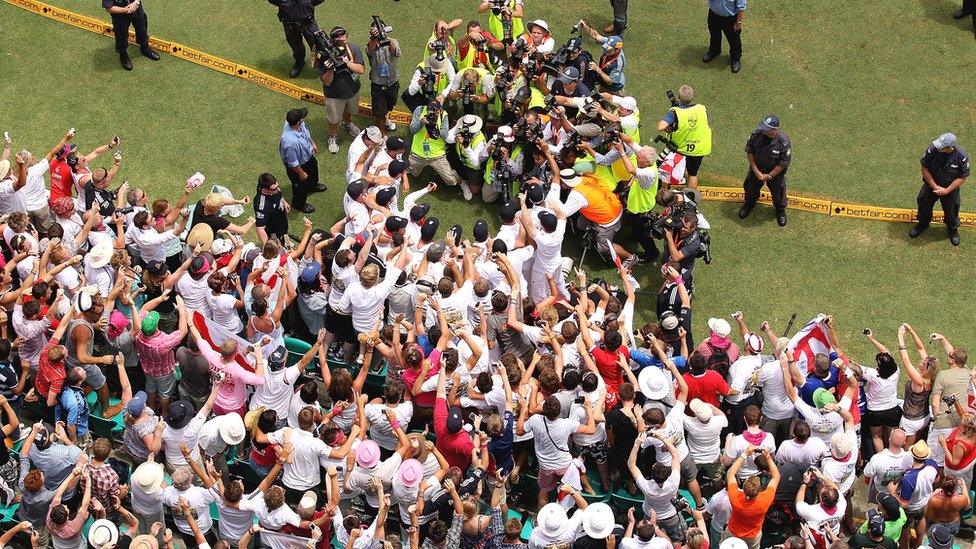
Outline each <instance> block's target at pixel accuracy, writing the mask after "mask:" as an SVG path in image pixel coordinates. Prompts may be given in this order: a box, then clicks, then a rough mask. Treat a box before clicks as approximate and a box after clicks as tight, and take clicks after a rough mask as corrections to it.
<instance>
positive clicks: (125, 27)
mask: <svg viewBox="0 0 976 549" xmlns="http://www.w3.org/2000/svg"><path fill="white" fill-rule="evenodd" d="M129 25H132V26H133V27H135V29H136V43H137V44H139V45H140V46H148V45H149V19H148V18H147V17H146V10H144V9H143V8H142V5H141V4H140V5H139V9H137V10H136V12H135V13H113V14H112V30H113V31H115V51H117V52H119V53H124V52H125V50H126V48H128V47H129Z"/></svg>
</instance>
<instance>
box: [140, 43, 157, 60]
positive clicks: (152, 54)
mask: <svg viewBox="0 0 976 549" xmlns="http://www.w3.org/2000/svg"><path fill="white" fill-rule="evenodd" d="M139 53H141V54H142V55H143V57H148V58H149V59H150V60H151V61H159V54H158V53H156V50H154V49H152V48H150V47H149V44H145V45H142V46H140V47H139Z"/></svg>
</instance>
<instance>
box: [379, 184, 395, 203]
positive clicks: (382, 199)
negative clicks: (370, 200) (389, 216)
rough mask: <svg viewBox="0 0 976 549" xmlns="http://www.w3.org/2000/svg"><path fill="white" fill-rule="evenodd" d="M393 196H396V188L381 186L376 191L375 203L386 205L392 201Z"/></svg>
mask: <svg viewBox="0 0 976 549" xmlns="http://www.w3.org/2000/svg"><path fill="white" fill-rule="evenodd" d="M394 196H396V189H394V188H393V187H383V188H382V189H380V190H378V191H376V197H375V198H376V203H377V204H378V205H380V206H388V205H389V204H390V202H392V201H393V197H394Z"/></svg>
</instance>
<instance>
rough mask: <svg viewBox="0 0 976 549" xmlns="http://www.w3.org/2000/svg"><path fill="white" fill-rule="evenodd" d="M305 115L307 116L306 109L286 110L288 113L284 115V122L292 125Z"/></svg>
mask: <svg viewBox="0 0 976 549" xmlns="http://www.w3.org/2000/svg"><path fill="white" fill-rule="evenodd" d="M306 116H308V109H305V108H301V109H292V110H290V111H288V114H286V115H285V122H288V125H289V126H294V125H295V124H298V123H299V122H301V121H302V119H303V118H305V117H306Z"/></svg>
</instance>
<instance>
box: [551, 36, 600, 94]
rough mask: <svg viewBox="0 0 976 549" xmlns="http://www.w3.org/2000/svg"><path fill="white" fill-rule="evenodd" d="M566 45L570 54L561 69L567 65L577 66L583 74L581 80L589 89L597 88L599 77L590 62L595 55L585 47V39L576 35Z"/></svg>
mask: <svg viewBox="0 0 976 549" xmlns="http://www.w3.org/2000/svg"><path fill="white" fill-rule="evenodd" d="M566 46H567V48H568V50H569V52H568V53H569V54H568V55H567V56H566V63H565V64H564V65H563V66H562V67H560V69H565V68H566V67H573V68H575V69H576V70H577V71H579V73H580V75H581V76H580V82H582V83H583V85H584V86H586V87H587V88H588V89H591V90H593V89H596V87H597V86H598V85H599V77H598V76H597V75H596V72H595V71H591V70H590V63H592V62H593V56H592V55H590V52H588V51H586V50H584V49H583V39H582V38H580V37H579V36H575V37H573V38H572V39H571V40H570V41H569V42H567V43H566Z"/></svg>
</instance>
